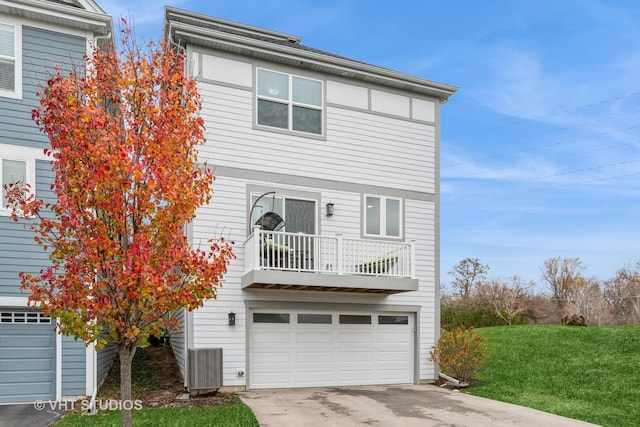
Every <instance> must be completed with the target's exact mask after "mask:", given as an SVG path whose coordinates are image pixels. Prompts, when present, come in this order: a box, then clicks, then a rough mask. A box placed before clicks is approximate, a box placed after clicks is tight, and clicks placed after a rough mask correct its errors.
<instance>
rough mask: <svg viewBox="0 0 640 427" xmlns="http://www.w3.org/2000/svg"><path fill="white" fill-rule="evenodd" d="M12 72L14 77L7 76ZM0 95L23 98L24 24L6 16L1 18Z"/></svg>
mask: <svg viewBox="0 0 640 427" xmlns="http://www.w3.org/2000/svg"><path fill="white" fill-rule="evenodd" d="M11 71H13V73H11ZM11 74H13V78H11V77H9V78H7V77H6V76H7V75H9V76H11ZM3 76H4V77H3ZM0 97H5V98H16V99H22V26H21V25H19V24H17V23H13V22H11V20H7V18H4V17H3V18H2V20H0Z"/></svg>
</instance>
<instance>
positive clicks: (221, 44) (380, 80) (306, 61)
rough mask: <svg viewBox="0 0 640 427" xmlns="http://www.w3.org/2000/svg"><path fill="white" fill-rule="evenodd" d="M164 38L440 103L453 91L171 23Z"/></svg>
mask: <svg viewBox="0 0 640 427" xmlns="http://www.w3.org/2000/svg"><path fill="white" fill-rule="evenodd" d="M165 34H170V36H171V38H172V41H173V42H175V43H178V44H181V45H185V44H195V45H199V46H203V47H209V48H213V49H218V50H223V51H228V52H233V53H239V54H242V55H247V56H252V57H255V58H259V59H263V60H268V61H273V62H278V63H282V64H288V65H292V66H296V67H302V68H307V69H310V70H314V71H319V72H323V73H328V74H333V75H337V76H341V77H346V78H351V79H356V80H361V81H364V82H367V83H376V84H380V85H383V86H388V87H392V88H396V89H402V90H407V91H410V92H415V93H420V94H424V95H428V96H432V97H436V98H438V99H439V100H440V102H446V101H447V99H448V98H449V96H451V95H452V94H453V93H454V92H455V91H456V90H457V87H455V86H451V85H446V84H442V83H437V82H433V81H430V80H426V79H422V78H419V77H415V76H411V75H408V74H404V73H400V72H397V71H393V70H390V69H387V68H383V67H378V66H375V65H370V64H366V63H362V62H358V61H353V60H349V59H346V58H341V57H335V56H331V55H323V54H320V53H317V52H312V51H307V50H302V49H297V48H293V47H287V46H286V45H281V44H277V43H271V42H268V41H263V40H259V39H253V38H248V37H243V36H240V35H235V34H230V33H225V32H221V31H215V30H211V29H207V28H201V27H198V26H195V25H190V24H184V23H180V22H175V21H169V22H167V23H166V32H165Z"/></svg>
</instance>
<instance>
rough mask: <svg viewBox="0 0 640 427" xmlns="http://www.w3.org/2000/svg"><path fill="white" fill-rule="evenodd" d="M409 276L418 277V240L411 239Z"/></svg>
mask: <svg viewBox="0 0 640 427" xmlns="http://www.w3.org/2000/svg"><path fill="white" fill-rule="evenodd" d="M409 263H410V264H409V277H411V278H412V279H415V278H416V241H415V240H413V239H412V240H409Z"/></svg>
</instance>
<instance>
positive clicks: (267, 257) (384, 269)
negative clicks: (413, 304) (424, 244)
mask: <svg viewBox="0 0 640 427" xmlns="http://www.w3.org/2000/svg"><path fill="white" fill-rule="evenodd" d="M244 249H245V273H247V272H249V271H251V270H283V271H297V272H308V273H325V274H357V275H369V276H381V277H394V278H404V277H407V278H412V279H413V278H415V243H414V242H412V241H411V242H407V243H404V242H387V241H379V240H368V239H367V240H365V239H353V238H346V237H342V236H341V235H336V236H320V235H315V234H301V233H286V232H276V231H266V230H260V227H259V226H256V227H254V229H253V234H251V235H250V236H249V237H248V238H247V240H246V241H245V243H244Z"/></svg>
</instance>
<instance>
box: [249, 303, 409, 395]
mask: <svg viewBox="0 0 640 427" xmlns="http://www.w3.org/2000/svg"><path fill="white" fill-rule="evenodd" d="M249 328H250V329H249V351H250V366H249V387H250V388H254V389H256V388H287V387H317V386H346V385H374V384H403V383H404V384H406V383H412V382H413V348H414V333H413V331H414V316H413V314H412V313H358V312H355V313H353V312H339V313H336V312H311V311H291V310H281V311H278V310H254V311H253V312H252V313H251V314H250V325H249Z"/></svg>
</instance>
